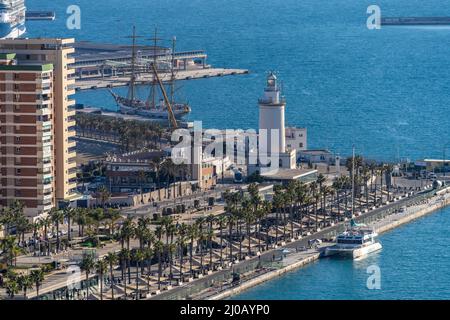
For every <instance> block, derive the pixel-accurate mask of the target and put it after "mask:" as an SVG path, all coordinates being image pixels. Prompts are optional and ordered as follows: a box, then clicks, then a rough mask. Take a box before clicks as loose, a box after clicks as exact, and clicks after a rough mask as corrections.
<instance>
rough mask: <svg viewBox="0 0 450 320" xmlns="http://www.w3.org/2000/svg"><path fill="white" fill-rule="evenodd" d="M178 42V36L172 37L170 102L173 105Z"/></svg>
mask: <svg viewBox="0 0 450 320" xmlns="http://www.w3.org/2000/svg"><path fill="white" fill-rule="evenodd" d="M176 43H177V38H176V37H173V38H172V61H171V69H170V71H171V77H170V103H171V104H172V106H173V101H174V95H175V66H174V65H175V46H176Z"/></svg>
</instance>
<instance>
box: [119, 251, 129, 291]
mask: <svg viewBox="0 0 450 320" xmlns="http://www.w3.org/2000/svg"><path fill="white" fill-rule="evenodd" d="M119 260H120V266H121V273H122V282H123V286H124V291H125V297H126V296H127V280H126V277H125V273H126V272H127V268H128V266H129V261H130V250H128V249H125V248H123V249H122V250H120V252H119Z"/></svg>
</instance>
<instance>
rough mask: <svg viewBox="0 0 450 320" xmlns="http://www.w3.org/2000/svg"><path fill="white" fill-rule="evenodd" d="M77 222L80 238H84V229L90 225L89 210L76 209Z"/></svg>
mask: <svg viewBox="0 0 450 320" xmlns="http://www.w3.org/2000/svg"><path fill="white" fill-rule="evenodd" d="M75 221H76V222H77V224H78V236H79V237H83V236H84V227H85V226H86V225H87V223H88V214H87V210H86V209H85V208H77V209H76V215H75Z"/></svg>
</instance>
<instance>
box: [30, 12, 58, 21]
mask: <svg viewBox="0 0 450 320" xmlns="http://www.w3.org/2000/svg"><path fill="white" fill-rule="evenodd" d="M55 18H56V14H55V12H53V11H27V12H26V14H25V19H26V20H31V21H36V20H47V21H53V20H55Z"/></svg>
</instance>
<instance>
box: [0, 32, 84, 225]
mask: <svg viewBox="0 0 450 320" xmlns="http://www.w3.org/2000/svg"><path fill="white" fill-rule="evenodd" d="M73 43H74V40H73V39H4V40H0V168H1V170H0V207H2V206H7V205H9V204H10V203H11V202H12V201H14V200H19V201H22V202H23V203H24V204H25V207H26V209H25V212H26V214H27V215H29V216H31V217H35V216H37V215H40V214H43V213H46V212H48V211H49V210H50V209H51V208H52V207H53V206H55V205H56V206H58V205H61V204H63V203H67V202H68V201H71V200H74V199H75V198H76V197H77V196H78V194H77V193H76V162H75V156H76V153H75V147H76V143H75V141H74V136H75V120H74V115H75V111H74V110H73V105H74V104H75V101H74V100H72V99H71V98H70V96H71V95H73V94H75V90H74V88H73V85H74V82H75V80H74V79H73V76H72V75H73V74H74V70H73V69H72V68H70V64H72V63H73V62H74V59H73V58H71V56H70V55H71V54H72V53H73V52H74V49H73V47H72V45H73Z"/></svg>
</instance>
